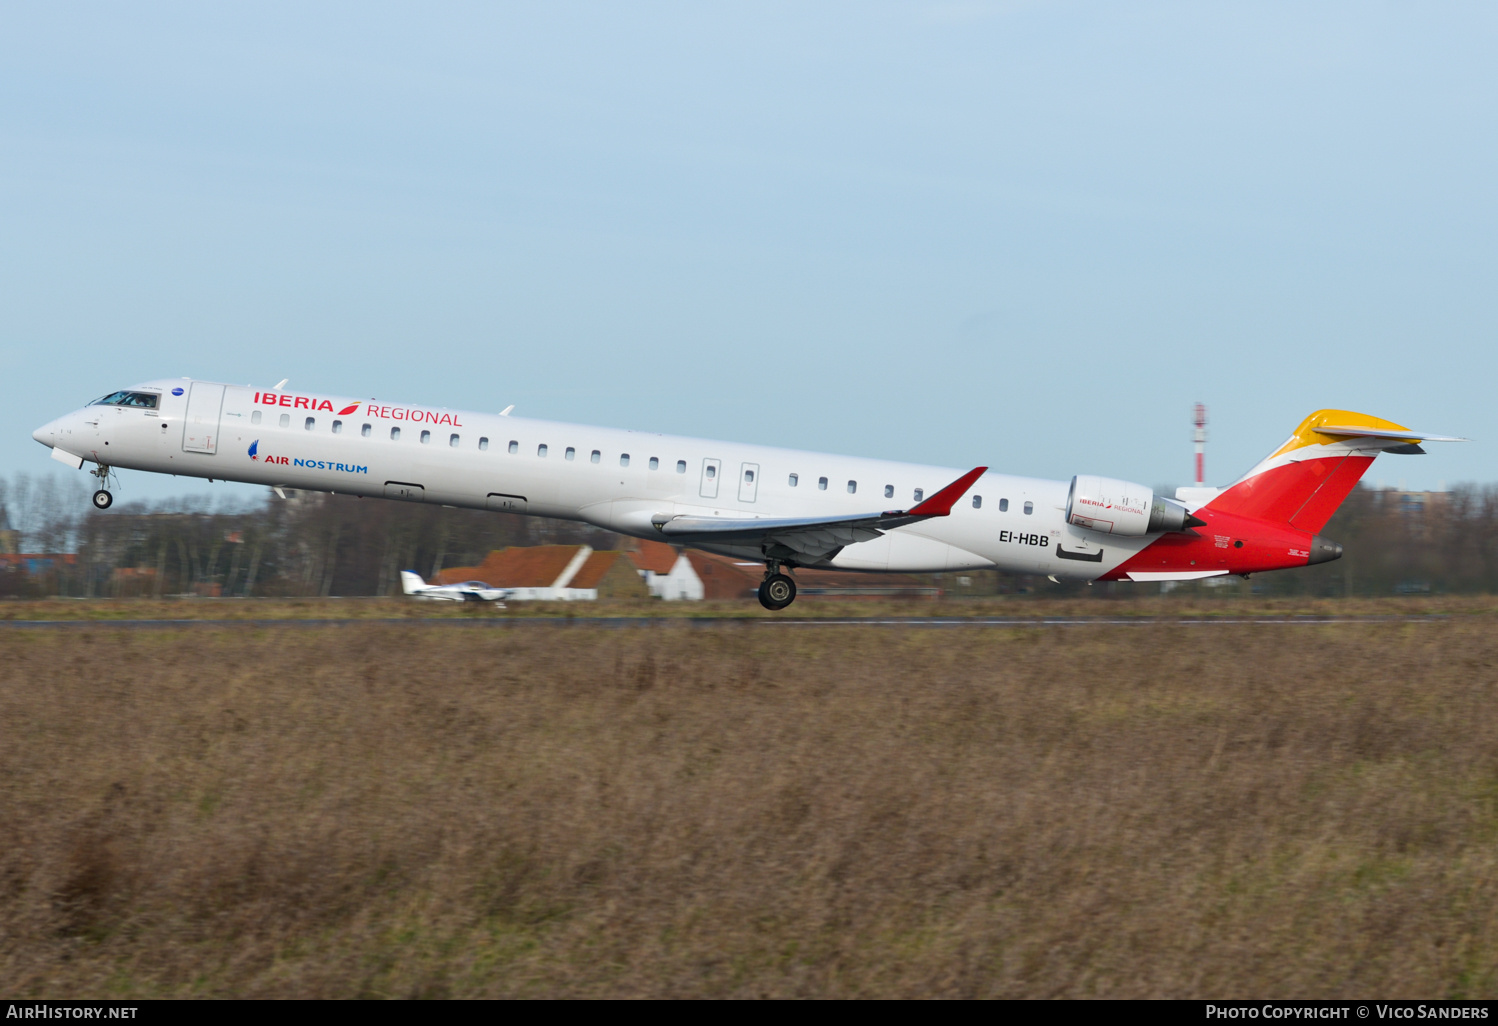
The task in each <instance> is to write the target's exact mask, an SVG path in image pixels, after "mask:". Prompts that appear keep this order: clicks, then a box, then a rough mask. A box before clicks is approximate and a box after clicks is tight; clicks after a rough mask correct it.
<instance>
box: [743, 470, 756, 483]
mask: <svg viewBox="0 0 1498 1026" xmlns="http://www.w3.org/2000/svg"><path fill="white" fill-rule="evenodd" d="M744 483H745V484H753V483H754V471H752V470H746V471H744Z"/></svg>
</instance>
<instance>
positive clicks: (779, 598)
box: [759, 574, 796, 609]
mask: <svg viewBox="0 0 1498 1026" xmlns="http://www.w3.org/2000/svg"><path fill="white" fill-rule="evenodd" d="M794 601H796V582H795V581H793V580H791V579H790V578H789V577H787V576H786V575H785V574H771V575H770V576H768V577H766V578H765V579H764V581H763V582H762V583H761V584H760V586H759V604H760V605H762V606H764V607H765V608H766V609H784V608H785V607H786V606H788V605H790V604H791V603H792V602H794Z"/></svg>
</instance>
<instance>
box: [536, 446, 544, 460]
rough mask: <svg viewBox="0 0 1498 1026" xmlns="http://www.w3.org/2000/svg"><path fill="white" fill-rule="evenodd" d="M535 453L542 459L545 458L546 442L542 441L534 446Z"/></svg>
mask: <svg viewBox="0 0 1498 1026" xmlns="http://www.w3.org/2000/svg"><path fill="white" fill-rule="evenodd" d="M536 455H537V456H539V457H541V458H542V459H543V460H544V459H545V458H546V443H545V442H542V443H541V444H540V445H538V446H536Z"/></svg>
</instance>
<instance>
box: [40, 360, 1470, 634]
mask: <svg viewBox="0 0 1498 1026" xmlns="http://www.w3.org/2000/svg"><path fill="white" fill-rule="evenodd" d="M284 385H285V382H284V381H283V382H281V384H280V385H277V386H276V387H275V388H272V389H270V390H269V391H261V390H259V389H255V388H252V387H250V386H244V387H239V386H236V385H225V384H220V383H217V382H211V381H194V380H190V379H187V378H183V379H176V380H160V381H148V382H146V383H144V384H141V385H137V386H135V387H133V388H127V389H122V390H120V391H117V392H111V393H110V394H109V395H106V396H104V397H103V398H101V399H97V400H95V401H94V402H92V403H90V404H88V405H87V406H85V407H83V408H82V409H80V410H75V411H74V412H72V413H69V414H66V415H64V416H62V417H59V418H58V419H57V420H54V421H52V422H51V423H49V424H46V425H44V426H42V427H40V428H38V429H37V430H36V431H35V432H33V433H32V437H34V438H35V439H36V440H37V441H38V442H41V443H42V444H43V445H46V446H49V447H51V449H52V456H53V458H54V459H57V460H60V461H61V462H63V463H66V464H67V465H68V466H71V467H74V468H81V467H82V466H83V464H84V463H85V462H92V463H94V464H95V465H96V466H95V469H94V470H93V471H92V473H93V474H94V475H95V476H97V477H98V478H99V480H100V483H101V485H103V484H105V483H107V482H108V480H109V475H110V473H111V472H112V470H113V469H115V468H129V469H133V470H146V471H152V472H155V473H165V474H177V475H187V476H193V477H204V478H209V479H210V480H213V479H221V480H229V481H245V482H250V483H254V484H263V485H269V486H270V487H272V488H277V489H281V488H304V489H310V490H313V491H329V492H344V493H352V494H355V495H362V496H383V497H385V498H388V499H400V500H404V501H406V502H437V503H442V504H444V505H449V506H464V507H469V508H472V509H492V510H503V511H506V512H511V513H527V514H533V515H537V516H549V517H561V518H564V519H570V520H581V521H585V522H587V523H590V524H594V525H596V526H598V527H602V528H606V529H608V530H610V531H617V532H619V533H621V534H628V535H634V536H636V537H641V538H654V539H658V540H663V541H667V542H673V543H676V544H680V545H688V546H694V547H697V548H701V549H706V550H708V551H710V552H717V553H720V554H723V555H727V556H733V557H737V558H740V559H750V560H754V561H755V562H762V563H764V565H765V577H764V581H763V583H762V584H761V585H760V589H759V599H760V602H761V603H762V604H763V605H764V606H765V607H766V608H767V609H783V608H785V607H786V606H788V605H790V604H791V602H792V601H794V600H795V597H796V583H795V580H794V579H793V578H792V577H791V576H790V575H788V574H786V573H783V572H782V571H783V570H786V569H794V568H796V567H819V568H829V569H838V570H868V571H881V572H883V571H904V572H926V573H933V572H942V571H951V570H977V569H987V568H996V569H998V570H1003V571H1007V572H1010V573H1016V574H1040V575H1044V576H1048V577H1050V578H1052V579H1053V580H1062V579H1069V580H1086V581H1095V580H1102V581H1124V580H1128V581H1182V580H1195V579H1197V578H1203V577H1216V576H1220V575H1224V574H1242V575H1245V576H1246V575H1248V574H1250V573H1256V572H1259V571H1263V570H1278V569H1284V568H1288V567H1297V566H1306V565H1307V564H1311V563H1322V562H1326V561H1327V560H1332V559H1336V558H1338V557H1339V556H1341V555H1342V546H1340V545H1338V544H1337V543H1336V542H1332V541H1328V540H1327V539H1325V538H1322V537H1321V536H1320V535H1319V533H1318V532H1320V530H1321V528H1322V527H1323V526H1324V525H1325V524H1326V522H1327V520H1328V519H1330V518H1331V515H1332V513H1333V512H1335V511H1336V509H1337V507H1338V506H1339V505H1340V504H1341V502H1342V500H1343V499H1344V498H1345V497H1346V495H1347V493H1348V492H1349V491H1351V490H1352V488H1353V486H1354V485H1355V484H1356V483H1357V481H1358V479H1359V478H1360V477H1362V475H1363V472H1364V471H1365V470H1367V469H1368V466H1369V465H1370V464H1371V463H1372V462H1373V459H1374V457H1376V456H1378V455H1379V453H1383V452H1392V453H1419V452H1423V451H1424V450H1422V449H1421V448H1420V446H1419V443H1420V442H1422V441H1462V439H1455V438H1443V437H1440V436H1436V435H1432V434H1429V433H1426V432H1422V431H1410V430H1408V429H1406V428H1404V427H1402V426H1400V425H1398V424H1395V423H1392V422H1390V421H1387V420H1381V419H1379V418H1377V417H1370V416H1368V415H1366V414H1361V413H1351V412H1348V411H1345V410H1319V411H1317V412H1316V413H1313V414H1311V415H1310V416H1309V417H1307V418H1306V419H1305V420H1304V421H1302V422H1301V424H1300V426H1299V427H1297V428H1296V429H1295V433H1294V434H1292V435H1291V436H1290V438H1289V440H1288V441H1286V442H1285V444H1284V445H1282V446H1280V447H1279V448H1278V449H1276V450H1275V451H1274V452H1273V453H1271V454H1270V455H1269V456H1268V457H1266V458H1265V459H1264V460H1263V461H1261V462H1260V463H1259V464H1258V465H1257V466H1255V467H1254V468H1253V469H1252V470H1250V471H1249V472H1248V473H1247V474H1246V475H1244V476H1243V477H1242V478H1241V479H1240V480H1238V481H1237V482H1236V483H1234V484H1233V485H1231V486H1230V487H1228V488H1225V489H1222V490H1220V491H1211V490H1209V491H1208V492H1207V493H1206V494H1202V493H1201V491H1200V490H1197V489H1191V490H1184V489H1183V490H1182V491H1181V492H1179V493H1177V495H1178V498H1179V499H1180V500H1182V501H1177V500H1174V499H1169V498H1165V497H1163V496H1159V495H1155V494H1154V493H1153V491H1152V490H1151V489H1149V488H1146V487H1145V486H1143V485H1139V484H1133V483H1130V482H1128V481H1120V480H1116V479H1113V478H1107V477H1095V476H1091V475H1078V476H1075V477H1073V478H1072V479H1071V480H1070V481H1046V480H1040V479H1036V478H1025V477H1010V476H1007V475H1002V474H990V473H988V472H987V470H988V468H987V467H975V468H973V469H972V470H968V471H966V472H963V471H962V470H960V469H959V468H951V467H931V466H922V465H918V464H912V463H893V462H889V461H886V460H873V459H859V458H854V457H849V456H832V455H827V454H823V453H814V452H801V451H798V450H793V449H774V448H767V447H764V446H754V445H745V444H742V443H737V442H715V441H709V440H706V439H699V438H680V437H673V436H670V435H656V434H646V433H642V432H636V431H621V430H618V429H614V428H598V427H587V426H584V425H579V424H561V423H555V422H551V421H542V420H528V419H522V418H520V417H511V416H508V414H509V412H510V411H509V409H506V410H505V411H504V412H503V413H500V414H482V413H468V412H465V411H460V410H449V409H445V408H441V407H431V406H421V405H402V404H388V403H382V402H378V401H375V400H369V401H365V400H362V399H358V400H356V399H349V398H347V397H335V396H331V395H322V394H313V393H293V392H286V391H282V386H284ZM112 501H113V500H112V498H111V496H110V493H109V492H108V491H107V490H106V489H105V488H103V487H101V488H100V489H99V490H98V491H96V492H94V505H95V506H97V507H98V508H99V509H107V508H108V507H109V505H110V503H111V502H112Z"/></svg>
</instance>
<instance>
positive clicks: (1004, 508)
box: [999, 499, 1009, 513]
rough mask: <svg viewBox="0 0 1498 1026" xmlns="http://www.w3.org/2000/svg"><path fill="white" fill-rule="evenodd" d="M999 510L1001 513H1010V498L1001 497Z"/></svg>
mask: <svg viewBox="0 0 1498 1026" xmlns="http://www.w3.org/2000/svg"><path fill="white" fill-rule="evenodd" d="M999 512H1000V513H1008V512H1009V500H1008V499H1000V500H999Z"/></svg>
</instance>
